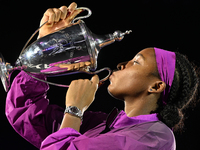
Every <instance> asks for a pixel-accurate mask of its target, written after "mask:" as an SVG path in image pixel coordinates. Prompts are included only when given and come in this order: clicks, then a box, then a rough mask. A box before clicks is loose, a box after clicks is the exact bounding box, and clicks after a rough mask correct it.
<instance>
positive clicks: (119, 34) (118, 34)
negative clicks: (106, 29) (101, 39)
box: [113, 30, 132, 41]
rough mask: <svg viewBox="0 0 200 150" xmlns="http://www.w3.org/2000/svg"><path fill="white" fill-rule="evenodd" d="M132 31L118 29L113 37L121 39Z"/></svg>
mask: <svg viewBox="0 0 200 150" xmlns="http://www.w3.org/2000/svg"><path fill="white" fill-rule="evenodd" d="M131 32H132V30H127V31H126V32H121V31H119V30H117V31H115V32H114V33H113V37H114V38H115V40H116V41H121V40H122V39H123V38H124V35H126V34H130V33H131Z"/></svg>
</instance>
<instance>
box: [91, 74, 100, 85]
mask: <svg viewBox="0 0 200 150" xmlns="http://www.w3.org/2000/svg"><path fill="white" fill-rule="evenodd" d="M91 82H92V84H94V85H98V83H99V77H98V75H94V76H93V77H92V79H91Z"/></svg>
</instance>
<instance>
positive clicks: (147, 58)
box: [135, 48, 157, 69]
mask: <svg viewBox="0 0 200 150" xmlns="http://www.w3.org/2000/svg"><path fill="white" fill-rule="evenodd" d="M135 57H141V58H143V60H144V64H145V65H147V66H148V67H151V68H152V69H153V68H154V69H156V68H157V63H156V56H155V50H154V48H146V49H143V50H141V51H140V52H139V53H138V54H137V55H136V56H135Z"/></svg>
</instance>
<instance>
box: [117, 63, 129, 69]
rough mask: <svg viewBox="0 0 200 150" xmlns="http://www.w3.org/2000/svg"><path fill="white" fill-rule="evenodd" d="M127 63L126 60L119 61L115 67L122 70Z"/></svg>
mask: <svg viewBox="0 0 200 150" xmlns="http://www.w3.org/2000/svg"><path fill="white" fill-rule="evenodd" d="M127 63H128V61H126V62H121V63H119V64H118V65H117V69H118V70H123V69H125V68H126V64H127Z"/></svg>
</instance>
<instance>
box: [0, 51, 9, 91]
mask: <svg viewBox="0 0 200 150" xmlns="http://www.w3.org/2000/svg"><path fill="white" fill-rule="evenodd" d="M0 77H1V81H2V84H3V87H4V89H5V91H6V92H7V91H8V89H9V87H10V80H9V72H8V70H7V67H6V62H5V60H4V58H3V56H2V54H1V53H0Z"/></svg>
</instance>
